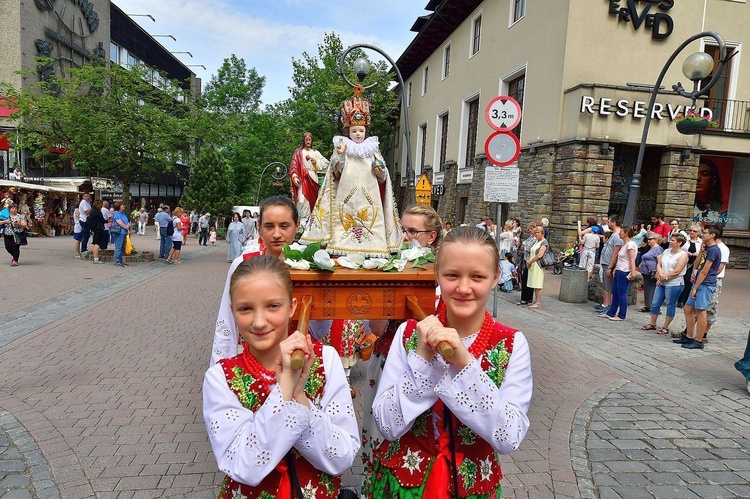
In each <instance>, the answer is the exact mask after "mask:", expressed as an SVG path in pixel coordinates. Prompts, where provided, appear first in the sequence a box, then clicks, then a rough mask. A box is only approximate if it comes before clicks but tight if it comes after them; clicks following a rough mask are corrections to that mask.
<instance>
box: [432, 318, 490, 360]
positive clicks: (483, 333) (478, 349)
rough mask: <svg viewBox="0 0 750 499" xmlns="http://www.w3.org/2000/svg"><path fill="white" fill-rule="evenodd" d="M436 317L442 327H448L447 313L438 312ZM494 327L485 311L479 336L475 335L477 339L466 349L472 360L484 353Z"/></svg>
mask: <svg viewBox="0 0 750 499" xmlns="http://www.w3.org/2000/svg"><path fill="white" fill-rule="evenodd" d="M437 317H438V319H439V320H440V323H441V324H442V325H443V326H446V327H448V319H447V312H446V310H445V309H443V310H441V311H440V312H438V315H437ZM494 327H495V320H494V319H493V318H492V316H491V315H490V313H489V312H487V311H486V310H485V311H484V322H482V327H481V328H480V329H479V334H477V338H476V339H475V340H474V342H473V343H472V344H471V346H469V348H468V350H469V353H470V354H471V355H472V356H474V358H478V357H479V356H480V355H481V354H482V353H483V352H484V351H485V349H486V348H487V345H489V343H490V337H491V335H492V330H493V329H494Z"/></svg>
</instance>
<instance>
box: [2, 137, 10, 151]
mask: <svg viewBox="0 0 750 499" xmlns="http://www.w3.org/2000/svg"><path fill="white" fill-rule="evenodd" d="M9 150H10V143H8V137H4V136H3V135H0V151H9Z"/></svg>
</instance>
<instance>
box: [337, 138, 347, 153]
mask: <svg viewBox="0 0 750 499" xmlns="http://www.w3.org/2000/svg"><path fill="white" fill-rule="evenodd" d="M336 152H337V153H338V154H344V153H345V152H346V145H345V144H344V139H339V145H337V146H336Z"/></svg>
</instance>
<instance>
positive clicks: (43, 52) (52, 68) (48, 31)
mask: <svg viewBox="0 0 750 499" xmlns="http://www.w3.org/2000/svg"><path fill="white" fill-rule="evenodd" d="M35 4H36V7H37V9H38V10H39V11H41V12H50V13H52V15H53V16H54V18H53V22H54V24H55V26H54V27H53V26H46V27H45V29H44V34H45V38H44V39H42V38H37V39H36V40H35V41H34V44H35V45H36V49H37V50H36V54H37V57H43V58H45V59H49V60H48V61H44V62H40V63H38V64H37V68H36V69H37V74H38V75H39V79H40V80H42V81H49V80H50V78H51V77H52V75H54V74H55V73H56V71H57V70H59V71H60V73H61V74H62V75H63V76H64V75H65V69H68V68H76V67H77V68H80V67H81V66H83V65H84V64H85V63H86V62H88V61H90V60H92V59H96V58H99V57H101V55H100V53H99V52H103V51H104V49H103V47H102V43H101V42H99V43H98V44H97V46H96V47H95V48H93V50H92V49H90V48H89V47H88V45H89V44H90V43H91V42H90V40H89V38H91V36H92V35H93V34H94V33H95V32H96V30H97V29H98V28H99V15H98V14H97V13H96V11H95V10H94V4H93V3H92V2H91V1H89V0H68V1H67V2H62V3H61V4H57V0H35ZM56 4H57V5H56ZM71 4H72V6H75V7H78V9H77V10H74V11H72V12H70V13H69V12H68V7H69V6H71ZM52 90H54V89H52Z"/></svg>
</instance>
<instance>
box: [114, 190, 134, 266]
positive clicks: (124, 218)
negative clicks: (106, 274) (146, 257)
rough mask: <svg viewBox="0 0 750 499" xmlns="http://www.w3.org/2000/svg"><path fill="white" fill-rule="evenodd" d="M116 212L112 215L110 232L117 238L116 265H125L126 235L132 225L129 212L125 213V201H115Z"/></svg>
mask: <svg viewBox="0 0 750 499" xmlns="http://www.w3.org/2000/svg"><path fill="white" fill-rule="evenodd" d="M114 209H115V214H114V216H113V217H112V221H113V223H112V227H110V228H109V232H110V233H111V234H112V237H113V238H114V240H115V267H125V266H126V265H127V264H126V263H123V261H122V254H123V253H124V251H125V237H127V235H128V232H129V227H130V222H129V221H128V214H127V213H125V203H115V206H114Z"/></svg>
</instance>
